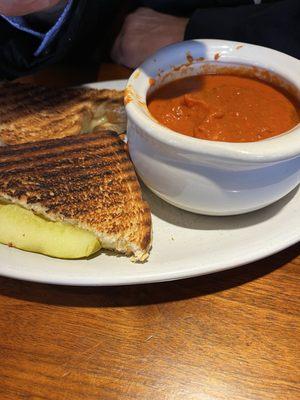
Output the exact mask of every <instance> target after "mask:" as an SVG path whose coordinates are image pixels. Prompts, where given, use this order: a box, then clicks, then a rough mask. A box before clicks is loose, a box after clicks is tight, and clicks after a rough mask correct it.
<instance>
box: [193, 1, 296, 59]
mask: <svg viewBox="0 0 300 400" xmlns="http://www.w3.org/2000/svg"><path fill="white" fill-rule="evenodd" d="M196 38H203V39H204V38H205V39H208V38H212V39H227V40H234V41H240V42H248V43H252V44H257V45H261V46H266V47H270V48H273V49H275V50H279V51H282V52H284V53H287V54H289V55H291V56H294V57H296V58H300V0H284V1H277V2H274V3H265V4H260V5H254V4H253V5H252V4H250V5H240V6H236V7H216V8H205V9H198V10H196V11H195V12H194V13H193V14H192V16H191V18H190V20H189V23H188V25H187V29H186V34H185V39H196Z"/></svg>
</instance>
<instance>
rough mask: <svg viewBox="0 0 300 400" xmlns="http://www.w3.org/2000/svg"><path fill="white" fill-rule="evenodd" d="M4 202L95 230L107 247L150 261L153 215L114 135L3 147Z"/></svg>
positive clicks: (0, 185)
mask: <svg viewBox="0 0 300 400" xmlns="http://www.w3.org/2000/svg"><path fill="white" fill-rule="evenodd" d="M0 200H2V201H4V202H10V203H14V204H18V205H20V206H22V207H24V208H25V209H28V210H32V211H33V212H34V213H36V214H39V215H42V216H44V217H45V218H47V219H48V220H51V221H59V222H66V223H69V224H72V225H74V226H77V227H79V228H82V229H85V230H87V231H90V232H92V233H94V234H95V235H96V236H97V237H98V238H99V240H100V242H101V245H102V247H103V248H106V249H112V250H116V251H118V252H121V253H125V254H127V255H133V256H134V258H135V260H139V261H143V260H145V259H147V257H148V254H149V249H150V246H151V214H150V210H149V207H148V205H147V203H146V202H145V201H144V200H143V198H142V194H141V189H140V186H139V183H138V180H137V177H136V174H135V171H134V168H133V165H132V163H131V161H130V159H129V157H128V154H127V152H126V151H125V149H124V143H123V142H122V140H120V139H119V138H118V135H117V134H115V133H113V132H110V131H96V132H93V133H89V134H86V135H76V136H69V137H66V138H62V139H53V140H48V141H42V142H35V143H27V144H21V145H11V146H2V147H0Z"/></svg>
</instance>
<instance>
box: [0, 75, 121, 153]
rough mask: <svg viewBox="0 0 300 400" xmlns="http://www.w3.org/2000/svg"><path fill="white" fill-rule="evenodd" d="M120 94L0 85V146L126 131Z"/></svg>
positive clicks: (75, 89) (21, 85) (24, 85)
mask: <svg viewBox="0 0 300 400" xmlns="http://www.w3.org/2000/svg"><path fill="white" fill-rule="evenodd" d="M123 95H124V93H123V91H117V90H96V89H88V88H63V89H60V88H48V87H43V86H35V85H31V84H26V83H14V82H12V83H4V84H2V85H0V143H2V144H8V145H10V144H20V143H28V142H35V141H40V140H47V139H55V138H61V137H65V136H71V135H77V134H80V133H88V132H92V131H93V130H94V128H95V127H101V128H102V129H108V130H113V131H115V132H118V133H119V134H122V133H124V132H125V130H126V114H125V110H124V105H123Z"/></svg>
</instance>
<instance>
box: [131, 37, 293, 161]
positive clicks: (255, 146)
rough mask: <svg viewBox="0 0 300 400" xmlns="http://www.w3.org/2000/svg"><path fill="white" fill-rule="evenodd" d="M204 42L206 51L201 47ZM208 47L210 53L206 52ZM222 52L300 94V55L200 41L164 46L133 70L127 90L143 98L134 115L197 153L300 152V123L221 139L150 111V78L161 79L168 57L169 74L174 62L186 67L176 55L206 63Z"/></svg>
mask: <svg viewBox="0 0 300 400" xmlns="http://www.w3.org/2000/svg"><path fill="white" fill-rule="evenodd" d="M199 45H200V46H201V48H200V49H199V48H198V47H197V46H199ZM196 47H197V48H196ZM201 49H202V51H201ZM204 50H205V52H206V53H204V52H203V51H204ZM194 51H195V55H194V54H193V52H194ZM216 53H219V54H221V56H220V62H219V65H222V62H223V63H224V65H226V64H227V65H228V63H229V64H230V63H234V64H241V65H247V66H250V67H251V66H254V67H257V68H263V69H266V70H269V71H270V72H271V73H274V74H275V75H278V76H279V77H281V78H283V79H284V80H286V81H287V82H289V83H291V84H292V85H294V86H295V87H296V88H297V90H299V93H300V61H299V60H297V59H296V58H294V57H291V56H289V55H287V54H284V53H281V52H279V51H276V50H272V49H269V48H267V47H262V46H257V45H252V44H248V43H243V42H233V41H227V40H217V39H194V40H188V41H183V42H179V43H175V44H173V45H170V46H167V47H164V48H162V49H160V50H159V51H158V52H156V53H155V54H153V55H152V56H151V57H149V58H148V59H147V60H146V61H145V62H144V63H143V64H142V65H141V66H139V67H138V68H137V69H136V70H135V71H134V72H133V73H132V74H131V76H130V78H129V80H128V82H127V85H126V90H131V91H132V90H133V93H134V94H135V95H136V97H137V98H138V99H139V100H136V99H132V100H131V101H129V102H128V103H127V104H126V105H125V108H126V112H127V114H128V117H129V118H131V119H132V120H133V121H134V122H135V123H136V124H137V125H138V126H139V127H140V128H142V129H143V130H144V131H145V132H146V133H147V135H149V136H151V137H152V138H154V139H156V140H157V141H159V142H161V143H164V144H166V145H169V146H171V147H175V148H177V149H181V150H183V151H188V152H191V153H196V154H205V155H208V156H209V155H210V156H217V157H218V158H220V159H225V160H235V161H245V162H254V163H256V162H260V163H261V162H263V163H268V162H276V161H277V162H278V161H284V160H288V159H291V158H295V157H297V156H300V124H298V125H296V126H295V127H294V128H292V129H291V130H289V131H288V132H285V133H283V134H281V135H277V136H273V137H272V138H268V139H264V140H260V141H255V142H220V141H210V140H205V139H198V138H193V137H190V136H186V135H183V134H181V133H179V132H176V131H173V130H171V129H169V128H167V127H165V126H163V125H161V124H160V123H159V122H157V121H155V120H154V119H152V118H150V117H149V116H147V115H146V114H145V112H144V107H145V104H146V99H147V93H148V91H149V89H150V87H151V84H150V79H157V76H158V72H157V71H160V70H161V69H162V67H164V69H165V66H166V64H168V61H166V60H167V59H168V58H169V59H170V63H169V69H165V71H164V72H165V73H167V72H169V71H171V70H172V68H174V65H175V66H180V65H183V63H182V62H179V63H174V58H175V59H176V58H178V59H180V57H183V56H184V55H185V56H186V55H187V54H189V55H192V56H193V57H194V58H195V57H205V62H208V63H215V58H214V55H215V54H216ZM177 55H178V56H177ZM181 61H182V60H181ZM196 62H197V61H196ZM137 77H138V78H137Z"/></svg>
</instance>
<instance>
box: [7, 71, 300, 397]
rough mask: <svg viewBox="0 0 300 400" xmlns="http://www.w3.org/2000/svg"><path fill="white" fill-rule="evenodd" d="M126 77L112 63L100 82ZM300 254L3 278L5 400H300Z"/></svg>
mask: <svg viewBox="0 0 300 400" xmlns="http://www.w3.org/2000/svg"><path fill="white" fill-rule="evenodd" d="M112 71H115V74H113V72H112ZM64 73H67V74H68V71H65V72H63V70H61V71H60V72H57V74H56V75H55V74H51V73H49V71H48V72H47V71H44V72H43V73H41V74H38V75H36V76H35V77H30V78H26V79H27V80H31V81H35V82H37V81H38V82H39V83H44V82H45V83H46V84H53V85H60V84H61V83H62V82H63V74H64ZM93 73H94V72H93ZM71 75H72V74H71ZM127 75H128V71H126V70H122V73H120V68H119V67H112V66H110V65H107V66H105V67H102V70H100V73H99V74H98V79H99V80H101V79H103V77H105V78H107V77H110V79H112V78H123V77H124V76H127ZM68 76H69V77H70V74H68ZM72 76H73V77H74V76H76V74H75V73H73V75H72ZM78 76H79V78H80V79H79V81H80V82H82V81H86V82H88V81H91V80H92V74H90V75H89V74H88V73H86V72H82V74H79V75H78ZM44 79H45V80H46V81H44ZM75 81H76V79H75ZM65 82H67V83H70V80H69V79H68V78H66V80H65ZM72 84H74V82H72ZM299 254H300V244H297V245H295V246H293V247H290V248H289V249H287V250H285V251H282V252H281V253H279V254H275V255H273V256H271V257H269V258H267V259H264V260H261V261H259V262H256V263H253V264H250V265H247V266H243V267H240V268H235V269H232V270H229V271H225V272H221V273H217V274H212V275H208V276H203V277H199V278H195V279H188V280H183V281H178V282H170V283H161V284H151V285H143V286H125V287H112V288H79V287H60V286H50V285H42V284H37V283H28V282H21V281H16V280H11V279H7V278H0V399H1V400H19V399H20V400H23V399H24V400H42V399H43V400H44V399H45V400H117V399H124V400H132V399H142V400H148V399H149V400H173V399H174V400H196V399H197V400H198V399H199V400H215V399H217V400H219V399H220V400H223V399H226V400H227V399H230V400H242V399H243V400H244V399H249V400H256V399H257V400H269V399H272V400H296V399H299V398H300V385H299V382H300V373H299V367H300V363H299V359H300V349H299V333H300V324H299V266H300V256H299ZM199 262H201V260H199Z"/></svg>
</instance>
